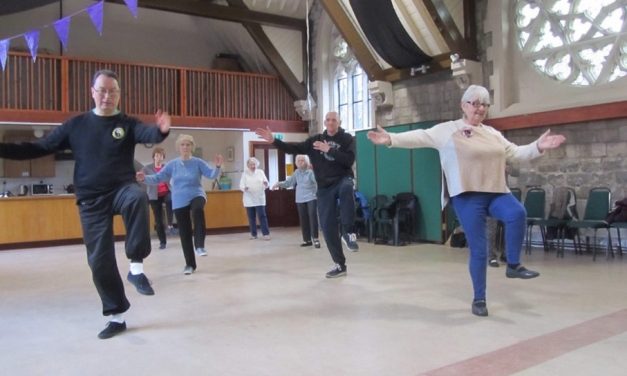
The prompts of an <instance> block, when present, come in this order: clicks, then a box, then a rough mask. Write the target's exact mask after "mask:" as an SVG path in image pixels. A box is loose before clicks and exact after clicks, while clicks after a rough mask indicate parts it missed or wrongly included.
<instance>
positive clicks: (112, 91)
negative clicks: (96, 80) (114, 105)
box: [94, 88, 120, 97]
mask: <svg viewBox="0 0 627 376" xmlns="http://www.w3.org/2000/svg"><path fill="white" fill-rule="evenodd" d="M94 91H95V92H96V93H98V95H100V96H102V97H104V96H105V95H109V96H110V97H113V96H116V95H118V94H120V90H119V89H104V88H100V89H96V88H94Z"/></svg>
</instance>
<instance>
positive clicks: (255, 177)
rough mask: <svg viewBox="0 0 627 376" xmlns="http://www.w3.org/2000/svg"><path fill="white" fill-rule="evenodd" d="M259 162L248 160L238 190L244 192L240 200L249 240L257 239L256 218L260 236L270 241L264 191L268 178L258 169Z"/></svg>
mask: <svg viewBox="0 0 627 376" xmlns="http://www.w3.org/2000/svg"><path fill="white" fill-rule="evenodd" d="M257 167H259V160H257V158H255V157H251V158H248V161H246V168H245V169H244V173H243V174H242V178H241V180H240V182H239V189H240V190H241V191H242V192H244V194H243V196H242V198H243V201H244V207H245V208H246V214H247V215H248V224H249V226H250V239H257V218H256V217H259V223H260V224H261V234H262V235H263V239H264V240H270V229H269V228H268V216H267V215H266V192H265V191H266V189H268V178H266V174H265V173H264V172H263V170H260V169H258V168H257Z"/></svg>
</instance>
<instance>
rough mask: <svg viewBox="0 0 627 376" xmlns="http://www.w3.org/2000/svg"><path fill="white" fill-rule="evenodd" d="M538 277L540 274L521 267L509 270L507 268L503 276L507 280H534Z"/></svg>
mask: <svg viewBox="0 0 627 376" xmlns="http://www.w3.org/2000/svg"><path fill="white" fill-rule="evenodd" d="M539 275H540V273H538V272H535V271H533V270H529V269H527V268H525V267H524V266H522V265H520V266H518V267H517V268H516V269H513V268H510V267H509V266H508V267H507V270H506V271H505V276H507V278H521V279H531V278H536V277H538V276H539Z"/></svg>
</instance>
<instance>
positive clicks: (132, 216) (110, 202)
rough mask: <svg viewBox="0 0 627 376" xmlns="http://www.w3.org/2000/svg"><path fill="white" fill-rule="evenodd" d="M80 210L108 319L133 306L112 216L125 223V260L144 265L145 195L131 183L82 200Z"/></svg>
mask: <svg viewBox="0 0 627 376" xmlns="http://www.w3.org/2000/svg"><path fill="white" fill-rule="evenodd" d="M78 210H79V214H80V217H81V225H82V227H83V240H84V241H85V246H86V247H87V262H88V264H89V267H90V268H91V274H92V279H93V281H94V284H95V285H96V290H98V295H100V300H101V301H102V313H103V315H105V316H107V315H111V314H114V313H122V312H125V311H126V310H128V309H129V307H130V306H131V305H130V303H129V302H128V299H126V295H125V293H124V284H123V282H122V278H121V277H120V273H119V271H118V266H117V262H116V259H115V246H114V241H115V239H114V237H113V216H114V215H116V214H120V215H122V219H123V220H124V226H125V227H126V242H125V250H126V257H127V258H128V259H130V260H131V262H142V260H143V259H144V258H146V257H148V255H149V254H150V250H151V249H150V228H149V226H150V225H149V221H148V218H149V217H148V197H147V196H146V192H145V191H144V190H143V189H142V187H141V186H140V185H139V184H137V183H129V184H127V185H123V186H121V187H119V188H117V189H115V190H113V191H111V192H109V193H107V194H104V195H102V196H100V197H98V198H94V199H87V200H79V201H78Z"/></svg>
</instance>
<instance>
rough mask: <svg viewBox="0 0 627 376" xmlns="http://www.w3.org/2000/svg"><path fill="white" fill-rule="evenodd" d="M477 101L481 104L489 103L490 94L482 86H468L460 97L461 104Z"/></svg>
mask: <svg viewBox="0 0 627 376" xmlns="http://www.w3.org/2000/svg"><path fill="white" fill-rule="evenodd" d="M476 100H478V101H479V102H481V103H488V104H489V103H490V92H488V89H486V88H485V87H483V86H479V85H470V86H468V89H466V91H465V92H464V95H462V103H464V102H474V101H476Z"/></svg>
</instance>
